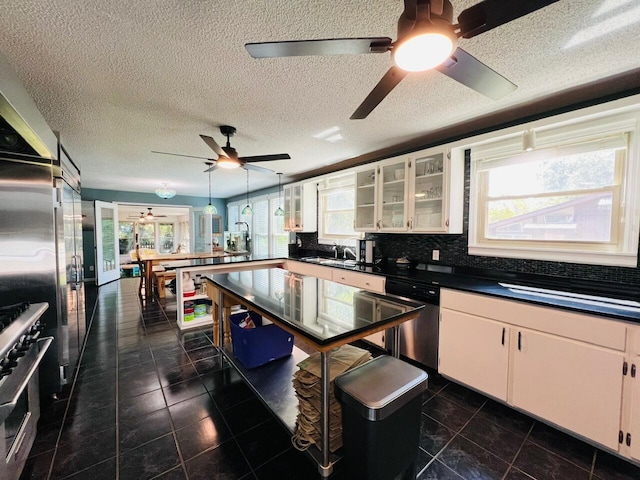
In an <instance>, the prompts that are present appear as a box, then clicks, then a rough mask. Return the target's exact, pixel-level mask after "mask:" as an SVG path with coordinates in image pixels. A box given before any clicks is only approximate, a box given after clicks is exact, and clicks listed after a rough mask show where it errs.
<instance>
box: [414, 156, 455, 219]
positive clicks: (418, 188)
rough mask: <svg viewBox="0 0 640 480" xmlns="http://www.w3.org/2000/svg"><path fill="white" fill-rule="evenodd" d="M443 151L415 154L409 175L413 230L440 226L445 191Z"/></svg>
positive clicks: (443, 209) (444, 202) (444, 203)
mask: <svg viewBox="0 0 640 480" xmlns="http://www.w3.org/2000/svg"><path fill="white" fill-rule="evenodd" d="M444 156H445V153H444V151H442V150H440V151H435V152H433V153H431V154H426V155H421V156H417V157H416V158H415V159H414V161H413V175H412V176H411V183H412V185H411V192H412V196H411V199H412V202H411V204H412V205H411V206H412V207H413V208H412V212H411V221H410V227H411V229H412V230H413V231H434V230H439V229H440V228H442V219H443V212H444V211H445V208H444V207H445V205H446V201H445V197H444V193H445V192H446V188H445V182H444Z"/></svg>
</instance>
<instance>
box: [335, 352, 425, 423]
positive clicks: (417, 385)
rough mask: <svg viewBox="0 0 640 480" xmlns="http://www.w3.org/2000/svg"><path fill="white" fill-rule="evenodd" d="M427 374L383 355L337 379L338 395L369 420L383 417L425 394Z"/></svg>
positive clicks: (336, 391) (339, 398)
mask: <svg viewBox="0 0 640 480" xmlns="http://www.w3.org/2000/svg"><path fill="white" fill-rule="evenodd" d="M427 378H428V377H427V373H426V372H425V371H423V370H421V369H419V368H417V367H414V366H413V365H410V364H408V363H407V362H403V361H402V360H398V359H397V358H394V357H390V356H388V355H382V356H380V357H377V358H374V359H373V360H370V361H369V362H367V363H365V364H363V365H360V366H358V367H356V368H354V369H352V370H349V371H348V372H345V373H343V374H342V375H339V376H337V377H336V378H335V386H336V390H335V393H336V397H337V398H338V400H340V401H341V402H343V403H345V404H347V405H349V406H350V407H352V408H354V409H355V410H357V411H358V412H359V413H360V414H361V415H362V416H363V417H365V418H367V419H369V420H382V419H384V418H386V417H387V416H389V415H390V414H391V413H393V412H395V411H397V410H398V409H400V407H402V406H403V405H405V404H406V403H408V402H409V401H410V400H413V399H414V398H415V397H416V396H418V395H421V394H422V392H424V391H425V390H426V388H427Z"/></svg>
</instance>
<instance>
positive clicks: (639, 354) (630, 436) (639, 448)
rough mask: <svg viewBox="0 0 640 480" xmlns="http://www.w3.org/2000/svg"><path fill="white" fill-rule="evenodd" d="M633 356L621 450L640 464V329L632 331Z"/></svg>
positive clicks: (626, 379) (625, 401) (629, 374)
mask: <svg viewBox="0 0 640 480" xmlns="http://www.w3.org/2000/svg"><path fill="white" fill-rule="evenodd" d="M630 338H631V349H630V350H631V354H630V355H629V358H628V363H627V375H626V376H625V379H624V381H625V384H624V390H625V395H624V402H623V418H624V420H625V421H623V423H622V428H621V429H620V440H621V443H620V449H621V451H623V452H624V453H625V454H626V455H627V456H629V457H631V458H632V459H634V460H635V461H636V462H640V327H635V328H633V329H632V335H631V336H630Z"/></svg>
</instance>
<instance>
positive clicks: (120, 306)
mask: <svg viewBox="0 0 640 480" xmlns="http://www.w3.org/2000/svg"><path fill="white" fill-rule="evenodd" d="M137 281H138V280H137V279H123V280H120V281H117V282H114V283H112V284H109V285H106V286H104V287H101V288H100V290H99V292H96V289H95V288H93V289H92V288H91V287H89V286H87V308H88V310H89V311H90V312H91V315H88V317H90V318H91V321H92V323H91V326H90V330H89V335H88V339H87V343H86V348H85V351H84V355H83V357H82V360H81V364H80V368H79V369H78V372H77V377H76V380H75V382H74V384H73V385H72V387H71V388H69V389H68V391H66V392H63V395H62V398H60V399H59V400H58V401H56V402H53V403H51V404H48V405H45V406H44V407H43V413H42V418H41V420H40V423H39V427H38V436H37V438H36V443H35V444H34V446H33V448H32V451H31V456H30V458H29V460H28V462H27V465H26V466H25V469H24V471H23V475H22V479H21V480H26V479H29V478H31V479H38V480H44V479H46V480H49V479H63V478H64V479H90V480H102V479H109V480H111V479H119V480H139V479H140V480H141V479H147V478H159V479H166V480H169V479H171V480H173V479H189V480H199V479H252V480H255V479H260V480H262V479H313V478H319V477H318V475H317V470H316V467H315V466H314V465H313V464H312V463H311V461H310V460H309V459H308V458H307V456H306V455H304V454H301V453H299V452H297V451H296V450H294V449H293V448H292V447H291V442H290V440H289V434H288V433H287V432H286V431H285V429H284V428H283V427H282V426H281V424H280V423H279V422H278V421H277V420H275V419H274V417H272V415H271V413H270V412H269V411H268V410H267V409H266V408H265V407H264V406H263V405H262V403H261V402H260V400H259V399H258V398H257V397H256V396H255V395H254V393H253V392H252V390H251V389H250V388H249V387H248V386H247V385H246V384H245V383H244V382H243V380H242V379H241V377H240V376H239V374H238V373H237V371H236V370H235V369H234V368H233V367H232V366H230V365H229V364H228V363H227V362H225V361H223V359H222V358H221V356H220V355H219V353H218V352H217V351H216V350H215V348H214V347H213V345H212V343H211V338H210V333H209V331H208V330H206V329H205V330H199V331H188V332H180V331H179V330H178V329H177V328H176V321H175V318H176V313H175V308H176V307H175V301H174V300H172V299H171V298H168V299H166V301H161V302H158V301H156V300H154V301H150V302H142V301H141V300H140V298H139V297H138V295H137ZM94 305H95V308H93V306H94ZM422 412H423V414H422V419H421V438H420V450H419V452H420V454H419V458H418V462H417V463H418V472H419V473H418V478H419V479H440V480H446V479H457V480H460V479H474V480H475V479H478V480H479V479H483V480H484V479H507V480H531V479H537V480H546V479H562V480H573V479H585V480H588V479H593V480H598V479H601V480H609V479H612V480H619V479H620V480H622V479H629V480H630V479H636V480H637V479H639V478H640V469H639V468H636V467H634V466H632V465H631V464H629V463H627V462H624V461H622V460H620V459H618V458H616V457H614V456H612V455H609V454H607V453H604V452H602V451H600V450H597V449H595V448H593V447H591V446H589V445H587V444H585V443H582V442H580V441H578V440H575V439H573V438H572V437H569V436H567V435H565V434H563V433H560V432H558V431H557V430H554V429H552V428H550V427H547V426H545V425H544V424H542V423H539V422H535V421H534V420H532V419H531V418H529V417H527V416H525V415H522V414H519V413H517V412H515V411H513V410H511V409H509V408H507V407H505V406H503V405H501V404H498V403H496V402H494V401H492V400H489V399H487V398H486V397H483V396H482V395H479V394H477V393H475V392H472V391H470V390H467V389H465V388H463V387H460V386H458V385H456V384H454V383H450V382H447V381H446V380H444V379H442V378H439V377H437V376H436V375H431V377H430V380H429V388H428V391H427V392H426V393H425V395H424V403H423V408H422ZM334 477H337V478H343V477H345V475H341V474H340V472H337V474H336V475H334Z"/></svg>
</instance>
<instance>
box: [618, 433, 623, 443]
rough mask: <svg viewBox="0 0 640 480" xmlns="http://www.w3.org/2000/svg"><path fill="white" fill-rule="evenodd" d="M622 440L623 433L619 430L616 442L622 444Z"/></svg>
mask: <svg viewBox="0 0 640 480" xmlns="http://www.w3.org/2000/svg"><path fill="white" fill-rule="evenodd" d="M622 442H624V433H622V430H620V431H619V432H618V443H619V444H621V445H622Z"/></svg>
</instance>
